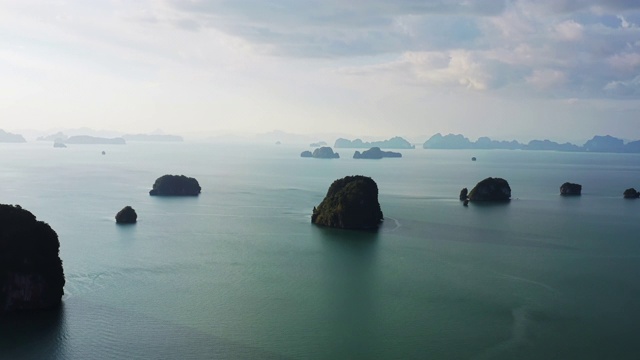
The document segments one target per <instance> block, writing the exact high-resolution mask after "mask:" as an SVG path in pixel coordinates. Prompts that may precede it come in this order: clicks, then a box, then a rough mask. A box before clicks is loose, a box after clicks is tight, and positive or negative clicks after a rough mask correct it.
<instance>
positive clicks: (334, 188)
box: [311, 175, 383, 230]
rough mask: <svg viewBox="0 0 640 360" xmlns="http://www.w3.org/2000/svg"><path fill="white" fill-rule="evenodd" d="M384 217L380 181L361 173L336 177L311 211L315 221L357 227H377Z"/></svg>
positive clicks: (325, 224)
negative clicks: (380, 196)
mask: <svg viewBox="0 0 640 360" xmlns="http://www.w3.org/2000/svg"><path fill="white" fill-rule="evenodd" d="M382 220H383V216H382V210H380V203H379V202H378V185H377V184H376V182H375V181H373V180H372V179H371V178H370V177H366V176H362V175H356V176H347V177H344V178H342V179H338V180H336V181H334V182H333V183H332V184H331V186H330V187H329V191H327V195H326V196H325V198H324V200H322V202H321V203H320V205H318V206H317V207H314V208H313V213H312V215H311V222H312V223H313V224H316V225H322V226H328V227H333V228H340V229H354V230H372V229H377V228H378V226H379V225H380V223H381V222H382Z"/></svg>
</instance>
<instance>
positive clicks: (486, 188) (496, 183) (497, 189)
mask: <svg viewBox="0 0 640 360" xmlns="http://www.w3.org/2000/svg"><path fill="white" fill-rule="evenodd" d="M509 200H511V187H510V186H509V183H508V182H507V180H505V179H502V178H491V177H489V178H486V179H484V180H482V181H480V182H479V183H478V184H477V185H476V186H475V187H474V188H473V189H471V191H470V192H469V201H509Z"/></svg>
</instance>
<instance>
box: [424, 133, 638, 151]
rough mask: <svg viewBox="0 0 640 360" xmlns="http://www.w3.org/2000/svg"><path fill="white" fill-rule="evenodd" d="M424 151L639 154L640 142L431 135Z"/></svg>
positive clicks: (610, 138) (604, 138)
mask: <svg viewBox="0 0 640 360" xmlns="http://www.w3.org/2000/svg"><path fill="white" fill-rule="evenodd" d="M422 147H423V148H425V149H510V150H553V151H572V152H605V153H640V140H636V141H632V142H628V143H626V144H625V143H624V140H622V139H619V138H616V137H613V136H610V135H605V136H601V135H596V136H594V137H593V138H592V139H591V140H589V141H587V142H586V143H584V145H582V146H578V145H575V144H571V143H564V144H560V143H557V142H555V141H550V140H531V141H529V143H528V144H521V143H519V142H517V141H515V140H513V141H496V140H491V139H490V138H488V137H481V138H479V139H478V140H477V141H475V142H474V141H470V140H469V139H468V138H466V137H464V136H463V135H461V134H449V135H444V136H443V135H442V134H440V133H438V134H435V135H433V136H432V137H431V138H430V139H429V140H427V141H425V142H424V144H423V145H422Z"/></svg>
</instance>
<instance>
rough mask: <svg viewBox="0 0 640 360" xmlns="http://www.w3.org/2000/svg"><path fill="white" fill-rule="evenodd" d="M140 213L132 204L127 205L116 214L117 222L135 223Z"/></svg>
mask: <svg viewBox="0 0 640 360" xmlns="http://www.w3.org/2000/svg"><path fill="white" fill-rule="evenodd" d="M137 221H138V214H136V211H135V210H134V209H133V208H132V207H131V206H125V207H124V208H122V210H120V211H118V213H117V214H116V224H135V223H136V222H137Z"/></svg>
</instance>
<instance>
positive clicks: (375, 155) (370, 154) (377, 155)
mask: <svg viewBox="0 0 640 360" xmlns="http://www.w3.org/2000/svg"><path fill="white" fill-rule="evenodd" d="M385 157H389V158H400V157H402V154H401V153H399V152H393V151H382V150H380V148H379V147H377V146H376V147H372V148H371V149H369V150H365V151H363V152H362V153H360V151H356V152H355V153H353V158H354V159H382V158H385Z"/></svg>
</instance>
